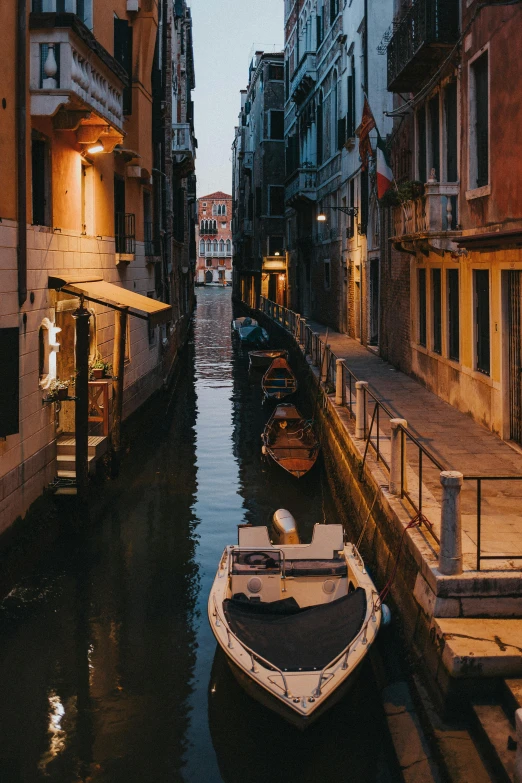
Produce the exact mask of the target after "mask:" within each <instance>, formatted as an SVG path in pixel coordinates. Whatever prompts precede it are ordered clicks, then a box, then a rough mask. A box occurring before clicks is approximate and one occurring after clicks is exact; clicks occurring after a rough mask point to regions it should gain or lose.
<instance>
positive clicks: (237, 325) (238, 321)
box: [231, 315, 259, 334]
mask: <svg viewBox="0 0 522 783" xmlns="http://www.w3.org/2000/svg"><path fill="white" fill-rule="evenodd" d="M246 326H259V324H258V322H257V321H256V319H255V318H250V316H249V315H243V316H241V318H234V320H233V321H232V323H231V327H232V331H233V332H237V333H238V334H239V331H240V329H243V328H244V327H246Z"/></svg>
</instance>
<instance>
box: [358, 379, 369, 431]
mask: <svg viewBox="0 0 522 783" xmlns="http://www.w3.org/2000/svg"><path fill="white" fill-rule="evenodd" d="M367 388H368V381H356V383H355V437H356V438H361V439H363V438H364V433H365V430H366V427H365V426H364V395H365V393H366V392H365V389H367Z"/></svg>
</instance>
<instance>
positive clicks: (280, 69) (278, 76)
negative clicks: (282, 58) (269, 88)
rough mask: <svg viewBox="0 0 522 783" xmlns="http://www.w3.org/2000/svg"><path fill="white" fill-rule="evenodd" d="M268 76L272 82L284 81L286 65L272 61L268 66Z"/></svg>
mask: <svg viewBox="0 0 522 783" xmlns="http://www.w3.org/2000/svg"><path fill="white" fill-rule="evenodd" d="M268 78H269V79H270V81H271V82H282V81H283V79H284V78H285V72H284V66H283V65H276V64H275V63H270V64H269V66H268Z"/></svg>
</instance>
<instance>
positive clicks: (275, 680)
mask: <svg viewBox="0 0 522 783" xmlns="http://www.w3.org/2000/svg"><path fill="white" fill-rule="evenodd" d="M272 528H273V530H272V531H271V537H272V540H273V541H274V543H272V541H271V538H270V536H269V532H268V528H267V527H264V526H259V527H257V526H252V525H241V526H240V527H239V536H238V545H237V546H232V545H231V546H227V547H226V549H225V551H224V552H223V555H222V557H221V560H220V563H219V567H218V570H217V574H216V577H215V580H214V584H213V586H212V589H211V591H210V596H209V601H208V617H209V622H210V625H211V628H212V631H213V633H214V635H215V637H216V639H217V641H218V643H219V645H220V647H221V648H222V649H223V650H224V652H225V653H226V655H227V658H228V662H229V664H230V666H231V669H232V671H233V673H234V675H235V676H236V678H237V679H238V681H239V682H240V683H241V684H242V685H243V686H244V687H245V689H246V690H247V691H248V693H249V694H250V695H251V696H253V697H254V698H257V699H258V700H259V701H261V702H262V703H264V704H265V706H267V707H270V708H272V709H274V710H275V711H276V712H278V713H279V714H281V715H282V716H284V717H285V718H287V719H288V720H290V722H292V723H294V724H296V725H298V726H299V727H301V728H304V727H306V726H308V725H310V723H311V722H312V721H313V720H314V719H315V718H317V717H318V716H319V715H320V714H321V713H322V712H324V710H325V709H327V708H328V707H329V706H332V705H333V704H334V703H335V702H336V701H338V700H339V698H341V696H343V695H344V693H346V690H347V689H348V686H349V685H350V684H351V683H352V682H353V680H354V677H355V674H356V672H357V670H358V668H359V667H360V664H361V662H362V661H363V660H364V658H365V657H366V655H367V654H368V651H369V650H370V648H371V646H372V644H373V642H374V641H375V638H376V636H377V633H378V631H379V627H380V625H381V620H382V619H383V617H384V618H385V621H386V620H387V619H388V618H389V612H388V610H387V608H386V607H384V606H383V605H382V604H381V600H380V598H379V595H378V593H377V590H376V588H375V585H374V584H373V582H372V580H371V578H370V576H369V575H368V572H367V571H366V569H365V567H364V563H363V560H362V558H361V556H360V554H359V552H358V550H357V548H356V547H355V545H354V544H350V543H348V544H345V543H344V542H343V528H342V525H337V524H332V525H329V524H326V525H322V524H317V525H315V527H314V533H313V538H312V542H311V543H310V544H301V543H299V538H298V536H297V533H296V530H295V521H294V520H293V517H292V515H291V514H290V512H288V511H285V510H284V509H280V510H279V511H276V513H275V514H274V519H273V524H272Z"/></svg>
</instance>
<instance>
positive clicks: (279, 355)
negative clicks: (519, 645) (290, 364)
mask: <svg viewBox="0 0 522 783" xmlns="http://www.w3.org/2000/svg"><path fill="white" fill-rule="evenodd" d="M248 355H249V357H250V366H251V367H259V368H261V367H270V365H271V364H272V362H273V361H274V359H288V351H285V350H283V349H282V350H277V349H274V350H272V351H249V352H248Z"/></svg>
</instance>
